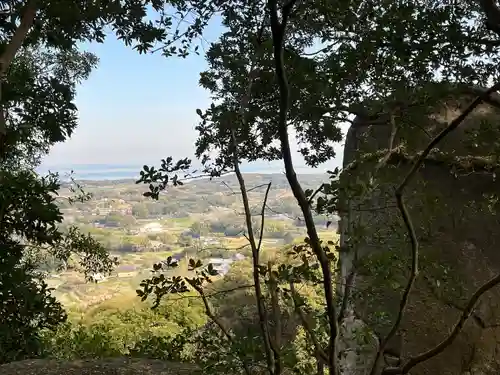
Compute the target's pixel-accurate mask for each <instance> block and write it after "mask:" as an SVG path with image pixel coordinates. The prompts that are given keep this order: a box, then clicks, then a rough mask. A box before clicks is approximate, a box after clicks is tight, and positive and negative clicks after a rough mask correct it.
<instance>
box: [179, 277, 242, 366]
mask: <svg viewBox="0 0 500 375" xmlns="http://www.w3.org/2000/svg"><path fill="white" fill-rule="evenodd" d="M185 280H186V281H187V282H188V283H189V285H191V286H192V287H193V288H194V290H196V291H197V292H198V294H199V295H200V297H201V299H202V300H203V305H204V306H205V314H207V316H208V317H209V318H210V320H212V322H214V323H215V325H216V326H217V327H219V329H220V330H221V331H222V333H223V334H224V336H226V338H227V340H228V341H229V342H230V343H231V344H233V345H234V339H233V336H232V335H231V333H229V331H228V330H227V329H226V328H225V327H224V325H223V324H222V323H221V321H220V320H219V319H217V317H216V316H215V314H214V313H213V311H212V308H211V306H210V302H208V298H207V296H206V295H205V293H204V292H203V289H202V288H201V287H200V286H199V285H197V284H195V283H194V282H193V281H192V280H191V279H189V278H185ZM238 359H239V360H240V361H241V363H242V364H243V369H244V370H245V374H246V375H252V372H251V371H250V367H249V366H248V363H247V361H246V360H244V359H243V358H242V355H241V353H238Z"/></svg>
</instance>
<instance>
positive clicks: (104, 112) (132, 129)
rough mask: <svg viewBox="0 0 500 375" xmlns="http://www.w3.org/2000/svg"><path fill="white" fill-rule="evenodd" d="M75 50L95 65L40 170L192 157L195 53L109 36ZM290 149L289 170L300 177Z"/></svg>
mask: <svg viewBox="0 0 500 375" xmlns="http://www.w3.org/2000/svg"><path fill="white" fill-rule="evenodd" d="M221 31H222V27H221V26H220V24H218V23H217V22H214V23H212V24H211V25H210V26H209V28H208V29H207V30H206V33H205V35H204V37H205V39H206V40H207V41H209V42H212V41H215V40H216V39H217V36H218V35H219V34H220V33H221ZM82 47H83V48H85V49H86V50H88V51H91V52H93V53H95V54H96V55H97V56H98V57H99V59H100V62H99V65H98V67H97V68H96V69H95V70H94V71H93V72H92V74H91V76H90V78H89V79H88V80H87V81H85V82H83V84H82V85H80V86H79V88H78V90H77V98H76V104H77V106H78V109H79V125H78V127H77V129H76V130H75V132H74V133H73V135H72V137H71V138H70V139H69V140H68V141H66V142H64V143H60V144H56V145H55V146H54V147H53V148H52V149H51V151H50V153H49V155H48V156H47V157H45V158H44V160H43V163H42V166H41V169H43V170H45V169H51V170H57V169H58V168H59V167H61V166H64V167H71V168H72V169H73V170H75V171H77V170H78V168H79V165H88V164H101V165H104V164H106V165H117V164H118V165H143V164H148V165H149V164H158V163H159V161H160V159H162V158H165V157H167V156H169V155H171V156H173V157H174V159H175V158H183V157H193V152H194V142H195V140H196V135H197V134H196V131H195V130H194V127H195V125H196V123H197V121H198V116H197V115H196V112H195V110H196V109H197V108H201V109H204V108H206V107H207V106H208V105H209V104H210V100H209V92H208V91H205V90H204V89H203V88H201V87H200V86H199V85H198V80H199V74H200V72H202V71H203V70H205V68H206V67H207V65H206V62H205V59H204V57H203V53H201V54H200V56H196V55H194V54H193V55H192V56H189V57H187V58H186V59H183V58H178V57H169V58H165V57H163V56H161V55H160V54H147V55H144V54H142V55H140V54H139V53H138V52H136V51H134V50H132V49H131V48H130V47H126V46H124V45H123V44H122V43H121V42H120V41H118V40H116V38H114V37H113V36H110V37H109V38H107V39H106V41H105V42H104V43H103V44H97V43H92V44H86V45H83V46H82ZM292 144H295V142H292ZM341 147H342V145H340V144H339V146H338V150H339V152H338V153H337V154H338V156H337V158H336V160H334V161H332V162H329V163H328V165H324V166H321V167H320V168H319V169H320V170H322V171H325V170H327V169H333V168H334V167H335V166H337V165H339V163H340V159H339V157H340V156H341V154H342V152H341ZM296 149H297V147H294V161H295V164H296V166H297V168H299V169H302V170H303V171H304V172H307V171H308V170H307V169H304V168H303V167H302V166H304V161H303V159H302V158H301V157H300V155H299V154H298V153H297V152H296ZM262 164H263V166H265V169H269V168H271V169H276V171H279V170H281V169H282V168H281V166H282V163H281V162H280V161H278V162H275V163H273V164H272V165H268V163H267V162H265V163H262ZM309 172H312V171H309Z"/></svg>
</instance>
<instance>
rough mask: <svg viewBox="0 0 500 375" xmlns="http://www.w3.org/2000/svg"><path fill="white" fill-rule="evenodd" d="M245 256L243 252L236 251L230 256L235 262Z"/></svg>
mask: <svg viewBox="0 0 500 375" xmlns="http://www.w3.org/2000/svg"><path fill="white" fill-rule="evenodd" d="M245 258H246V256H244V255H243V254H241V253H236V254H234V255H233V256H232V259H233V260H234V261H235V262H237V261H239V260H244V259H245Z"/></svg>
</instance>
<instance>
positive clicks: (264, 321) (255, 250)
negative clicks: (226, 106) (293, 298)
mask: <svg viewBox="0 0 500 375" xmlns="http://www.w3.org/2000/svg"><path fill="white" fill-rule="evenodd" d="M265 21H266V17H264V19H263V21H262V27H261V28H260V29H259V31H258V35H257V41H256V47H259V46H260V45H261V43H262V37H261V33H262V31H261V30H263V27H264V24H265ZM255 75H256V71H255V69H254V65H253V62H252V63H251V64H250V69H249V75H248V82H247V88H246V91H245V92H244V94H243V95H242V97H241V101H240V108H239V111H238V114H239V119H240V123H241V126H242V128H245V127H246V116H245V112H246V110H247V109H248V105H249V102H250V98H251V93H252V86H253V82H254V78H255ZM231 143H232V155H233V164H234V170H235V173H236V178H237V180H238V184H239V187H240V191H241V198H242V201H243V208H244V211H245V222H246V226H247V231H248V237H247V239H248V242H249V243H250V247H251V250H252V266H253V271H252V274H253V281H254V289H255V298H256V302H257V311H258V315H259V326H260V330H261V334H262V340H263V344H264V351H265V355H266V360H267V368H268V371H269V373H270V374H271V375H273V374H274V373H275V370H276V363H275V358H279V352H278V351H277V350H276V348H274V347H273V346H272V343H271V339H270V334H269V325H268V318H267V312H266V306H265V304H264V296H263V294H262V286H261V281H260V273H259V257H260V247H261V244H262V236H263V225H264V220H263V219H262V224H261V233H260V238H259V242H258V244H257V242H256V240H255V234H254V231H253V224H252V213H251V209H250V204H249V200H248V191H247V189H246V185H245V180H244V178H243V175H242V173H241V170H240V166H239V163H240V160H239V155H238V142H237V139H236V132H235V130H234V127H232V128H231ZM270 188H271V184H269V185H268V187H267V190H266V195H265V200H264V204H263V206H262V207H263V208H262V217H263V216H264V212H265V207H266V203H267V197H268V193H269V189H270Z"/></svg>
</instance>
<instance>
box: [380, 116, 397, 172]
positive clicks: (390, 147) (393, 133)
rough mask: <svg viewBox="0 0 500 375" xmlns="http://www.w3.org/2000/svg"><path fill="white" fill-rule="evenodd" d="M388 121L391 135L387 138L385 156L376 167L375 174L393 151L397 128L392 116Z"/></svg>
mask: <svg viewBox="0 0 500 375" xmlns="http://www.w3.org/2000/svg"><path fill="white" fill-rule="evenodd" d="M390 119H391V135H390V136H389V145H388V147H387V154H386V155H385V156H384V157H383V158H382V159H380V161H379V162H378V164H377V166H376V167H375V172H376V171H378V170H379V169H380V168H381V167H383V166H384V165H385V164H386V163H387V161H388V160H389V158H390V157H391V155H392V150H393V149H394V138H396V131H397V128H396V120H395V119H394V115H393V114H391V117H390Z"/></svg>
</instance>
